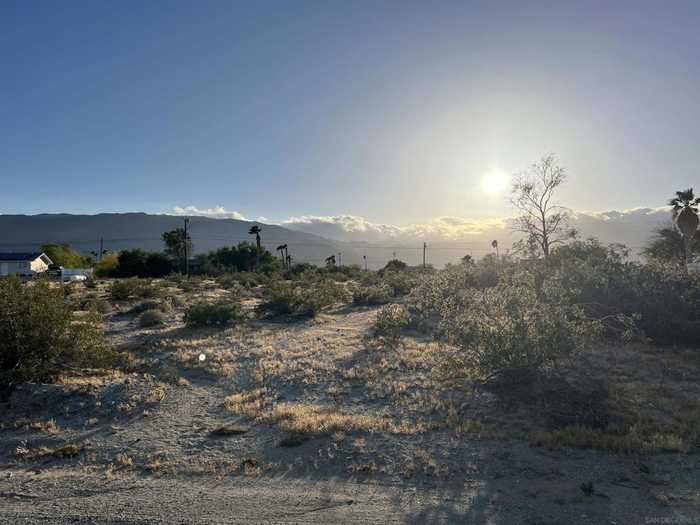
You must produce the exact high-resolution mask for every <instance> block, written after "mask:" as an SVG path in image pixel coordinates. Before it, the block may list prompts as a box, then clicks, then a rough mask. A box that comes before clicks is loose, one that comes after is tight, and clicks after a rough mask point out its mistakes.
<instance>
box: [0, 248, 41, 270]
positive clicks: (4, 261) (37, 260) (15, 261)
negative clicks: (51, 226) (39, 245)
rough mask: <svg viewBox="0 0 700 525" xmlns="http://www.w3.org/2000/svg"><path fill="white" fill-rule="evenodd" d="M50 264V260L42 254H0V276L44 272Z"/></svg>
mask: <svg viewBox="0 0 700 525" xmlns="http://www.w3.org/2000/svg"><path fill="white" fill-rule="evenodd" d="M49 264H52V261H51V259H49V257H48V256H47V255H46V254H45V253H42V252H31V253H0V276H5V275H26V276H31V275H34V274H35V273H40V272H45V271H46V270H48V268H49Z"/></svg>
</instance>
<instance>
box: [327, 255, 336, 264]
mask: <svg viewBox="0 0 700 525" xmlns="http://www.w3.org/2000/svg"><path fill="white" fill-rule="evenodd" d="M326 266H335V255H330V256H328V257H326Z"/></svg>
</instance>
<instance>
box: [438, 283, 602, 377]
mask: <svg viewBox="0 0 700 525" xmlns="http://www.w3.org/2000/svg"><path fill="white" fill-rule="evenodd" d="M460 295H461V297H460V298H459V300H457V301H452V302H450V303H447V304H445V305H444V306H443V309H442V311H441V312H440V315H441V319H440V332H441V333H442V334H443V335H444V337H445V338H446V339H447V340H448V341H450V342H451V343H453V344H455V345H457V346H458V347H459V348H460V349H461V350H462V352H463V353H462V356H463V363H464V366H465V369H466V370H467V371H468V372H470V373H474V375H476V376H478V377H481V378H482V379H484V378H491V377H495V376H503V375H510V376H512V377H517V376H518V375H522V376H524V377H527V376H528V375H529V374H530V373H532V372H540V371H543V370H545V369H548V368H551V367H553V366H554V365H556V364H557V363H558V362H559V361H560V360H561V359H562V358H565V357H569V356H572V355H574V354H575V353H577V352H578V351H579V350H582V349H583V348H584V347H585V346H586V345H587V344H588V343H589V342H590V341H592V340H593V339H594V338H595V337H596V336H597V335H598V333H599V324H598V323H597V322H596V321H592V320H590V319H588V318H587V317H586V316H585V314H584V312H583V311H582V310H581V309H580V308H578V307H576V306H573V305H571V304H567V303H566V302H562V301H558V300H550V299H553V298H555V297H557V296H558V297H561V294H560V293H555V292H554V291H550V297H548V298H546V299H543V298H542V297H538V294H537V292H536V290H535V288H534V286H531V285H528V284H526V283H518V282H512V283H504V284H501V285H499V286H497V287H493V288H486V289H483V290H479V289H475V288H470V289H466V290H464V291H463V292H462V294H460Z"/></svg>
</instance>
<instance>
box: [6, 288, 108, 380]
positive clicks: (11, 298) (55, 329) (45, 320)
mask: <svg viewBox="0 0 700 525" xmlns="http://www.w3.org/2000/svg"><path fill="white" fill-rule="evenodd" d="M114 359H115V355H114V353H113V352H112V351H111V350H110V349H109V348H108V347H107V345H106V343H105V340H104V337H103V334H102V331H101V329H100V327H99V319H98V318H97V317H95V316H90V315H87V316H83V317H81V318H80V319H74V317H73V312H72V308H71V305H70V304H69V303H68V302H66V301H65V299H64V297H63V293H62V291H61V290H60V289H59V288H52V287H51V285H50V284H49V283H45V282H35V283H31V284H28V285H23V284H22V283H21V282H20V280H19V279H17V278H3V279H0V385H2V386H0V388H1V389H4V390H5V392H7V391H9V390H11V389H12V388H14V386H16V385H17V384H18V383H22V382H25V381H49V380H52V379H54V378H55V377H56V375H57V373H58V371H59V367H60V366H61V365H63V364H71V365H74V366H88V367H103V366H109V365H111V364H112V363H113V362H114Z"/></svg>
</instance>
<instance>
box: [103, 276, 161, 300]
mask: <svg viewBox="0 0 700 525" xmlns="http://www.w3.org/2000/svg"><path fill="white" fill-rule="evenodd" d="M109 295H110V297H111V298H112V300H114V301H126V300H127V299H130V298H132V297H138V298H141V299H154V298H156V297H159V296H160V295H161V291H160V289H159V288H157V287H156V286H154V285H153V284H152V283H151V281H149V280H147V279H137V278H130V279H119V280H116V281H114V282H113V283H112V285H111V286H110V289H109Z"/></svg>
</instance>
